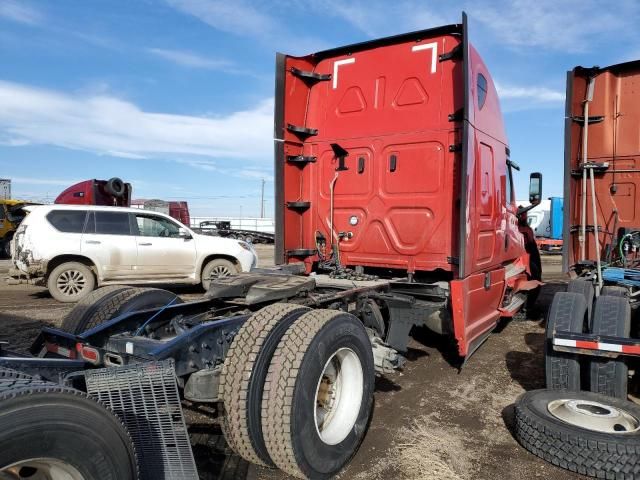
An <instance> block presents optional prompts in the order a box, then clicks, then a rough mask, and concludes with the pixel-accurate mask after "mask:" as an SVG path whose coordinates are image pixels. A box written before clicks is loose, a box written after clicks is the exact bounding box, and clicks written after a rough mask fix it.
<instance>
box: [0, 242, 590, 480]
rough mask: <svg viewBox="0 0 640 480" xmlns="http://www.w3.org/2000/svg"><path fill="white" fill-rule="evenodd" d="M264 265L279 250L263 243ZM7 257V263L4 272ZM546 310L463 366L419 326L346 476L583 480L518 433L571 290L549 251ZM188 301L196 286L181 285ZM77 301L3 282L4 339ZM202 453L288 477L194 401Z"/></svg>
mask: <svg viewBox="0 0 640 480" xmlns="http://www.w3.org/2000/svg"><path fill="white" fill-rule="evenodd" d="M259 255H260V258H261V264H262V265H268V264H270V263H272V262H273V249H272V248H271V247H259ZM7 269H8V262H7V261H0V278H2V277H4V276H5V275H6V272H7ZM543 271H544V278H545V281H546V282H547V283H546V284H545V286H544V287H543V291H542V294H541V296H540V298H539V301H538V306H539V309H540V314H539V315H538V316H537V317H538V318H532V319H529V320H528V321H525V322H511V323H508V324H505V325H501V326H500V327H499V328H498V329H497V330H496V332H495V333H494V334H493V335H491V336H490V337H489V339H488V340H487V341H486V343H485V344H484V345H483V346H482V347H481V348H480V349H479V350H478V351H477V353H475V354H474V355H473V356H472V357H471V358H470V359H469V361H468V362H467V364H466V365H465V366H464V367H463V368H462V369H461V370H458V368H456V367H455V366H454V365H452V363H450V360H451V358H452V356H451V349H450V347H449V345H446V344H442V343H439V342H437V341H434V339H433V337H432V336H429V335H427V334H426V332H425V331H421V330H419V331H417V332H416V333H415V335H414V337H415V339H414V340H413V341H412V342H411V345H410V346H411V348H410V351H409V354H408V362H407V365H406V367H405V369H404V370H403V371H402V372H398V373H395V374H392V375H389V376H387V377H382V378H379V379H378V381H377V384H376V393H375V410H374V414H373V419H372V422H371V427H370V430H369V433H368V435H367V437H366V439H365V441H364V443H363V445H362V447H361V448H360V450H359V452H358V453H357V455H356V456H355V458H354V459H353V461H352V462H351V464H350V466H349V467H348V469H347V470H346V471H345V472H343V473H342V474H341V475H340V478H342V479H359V480H376V479H380V480H383V479H388V478H394V479H432V478H436V479H451V480H454V479H455V480H467V479H468V480H471V479H495V480H502V479H504V480H507V479H514V480H515V479H529V478H553V479H557V480H569V479H577V478H581V477H579V476H577V475H573V474H571V473H569V472H566V471H564V470H561V469H558V468H555V467H553V466H551V465H549V464H547V463H545V462H544V461H542V460H540V459H538V458H537V457H535V456H533V455H530V454H529V453H528V452H526V451H525V450H524V449H522V448H521V447H520V446H519V445H518V444H517V443H516V441H515V440H514V439H513V436H512V434H511V425H512V417H513V415H512V405H513V402H514V401H515V399H516V398H517V397H518V396H519V395H520V394H521V393H522V392H524V391H525V390H530V389H535V388H542V387H543V386H544V378H543V364H542V361H543V357H542V350H543V337H544V326H543V322H542V321H541V319H542V318H543V317H544V314H545V312H546V309H547V307H548V305H549V303H550V301H551V298H552V296H553V294H554V293H555V292H556V291H558V290H561V289H563V288H565V281H564V275H563V274H562V273H561V272H560V257H559V256H545V257H543ZM174 290H175V291H176V292H177V293H179V294H180V295H181V296H182V297H183V298H185V300H188V299H193V298H198V297H199V296H200V295H201V292H199V291H198V290H197V289H195V288H179V289H174ZM70 308H71V306H69V305H66V304H61V303H58V302H56V301H55V300H53V299H52V298H51V297H50V296H49V295H48V294H47V292H46V290H44V289H42V288H37V287H33V286H10V285H5V284H3V283H2V282H0V341H7V342H9V343H10V344H11V347H12V348H15V349H20V350H24V349H26V348H28V346H29V345H30V343H31V341H32V340H33V339H34V338H35V335H36V334H37V332H38V330H39V329H40V328H41V327H42V326H44V325H50V326H58V325H59V324H60V322H61V320H62V318H63V317H64V315H65V314H66V313H67V312H68V310H69V309H70ZM185 410H186V416H187V419H188V423H189V428H190V431H191V433H192V444H193V446H194V453H195V456H196V460H197V463H198V467H199V470H200V472H201V478H203V479H221V478H225V479H231V478H248V479H281V478H286V477H285V476H284V475H282V474H281V473H279V472H277V471H270V470H266V469H261V468H255V467H253V466H251V465H248V464H247V463H246V462H243V461H241V460H240V459H238V457H236V456H233V455H231V454H230V452H229V450H228V448H227V447H226V445H225V443H224V440H223V438H222V437H221V434H220V430H219V428H218V427H217V426H216V425H215V423H214V422H213V420H212V415H211V413H212V412H211V411H209V410H208V409H206V408H204V409H194V408H191V407H189V406H187V407H186V409H185Z"/></svg>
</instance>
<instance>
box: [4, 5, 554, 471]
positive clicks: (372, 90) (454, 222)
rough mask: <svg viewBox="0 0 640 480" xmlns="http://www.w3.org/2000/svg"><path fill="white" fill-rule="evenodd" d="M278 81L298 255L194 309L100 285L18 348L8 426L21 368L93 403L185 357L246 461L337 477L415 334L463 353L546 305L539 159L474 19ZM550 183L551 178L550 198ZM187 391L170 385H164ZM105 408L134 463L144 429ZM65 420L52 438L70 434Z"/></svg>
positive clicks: (216, 290)
mask: <svg viewBox="0 0 640 480" xmlns="http://www.w3.org/2000/svg"><path fill="white" fill-rule="evenodd" d="M399 59H400V60H399ZM399 67H402V68H399ZM339 72H340V74H339V75H340V76H339V78H338V73H339ZM276 91H277V94H276V97H277V98H276V109H275V122H274V123H275V176H276V239H275V240H276V245H275V250H276V260H277V261H278V263H281V265H279V266H276V267H274V268H270V269H256V270H253V271H251V272H248V273H243V274H240V275H237V276H233V277H228V278H221V279H216V280H214V281H213V282H212V284H211V286H210V288H209V290H208V292H207V298H206V299H204V300H200V301H195V302H189V303H180V301H179V299H178V298H177V297H176V296H175V295H173V296H171V294H170V293H169V292H164V293H158V292H162V291H157V290H156V291H153V290H149V291H142V292H140V291H137V292H136V293H135V295H136V296H138V295H139V297H137V298H138V300H140V298H143V297H145V296H148V299H149V302H148V303H144V302H141V301H137V303H135V308H133V307H131V305H132V304H131V303H127V302H130V298H133V296H134V293H133V292H131V291H130V290H128V289H120V290H119V289H118V288H116V287H107V288H111V289H112V290H108V291H103V293H104V295H102V293H100V291H98V292H96V299H95V301H94V302H93V303H88V304H79V305H78V306H76V307H75V309H74V311H72V313H71V314H70V317H68V318H71V319H73V321H74V322H76V323H75V324H74V326H73V328H68V329H67V331H63V330H56V329H50V328H45V329H43V330H42V332H41V333H40V335H39V337H38V338H37V339H36V341H35V343H34V345H33V347H32V349H31V354H32V356H24V355H16V354H12V353H11V352H9V351H3V352H2V353H1V355H0V435H2V428H1V427H2V425H3V424H2V422H3V421H4V422H5V423H7V422H8V424H9V426H12V428H13V426H14V425H13V424H11V418H14V417H10V416H9V415H8V414H6V415H5V414H4V413H3V405H5V403H4V402H3V400H2V399H3V398H5V397H7V398H8V397H12V398H13V397H15V396H18V395H23V394H25V388H27V387H25V386H24V385H23V386H18V387H14V386H13V384H12V383H11V382H13V381H14V380H11V382H10V384H8V385H7V382H4V383H3V381H2V380H1V377H2V375H4V376H5V377H7V378H11V379H15V378H18V377H20V376H27V379H26V380H24V382H26V383H30V382H36V383H37V382H41V383H42V385H41V384H40V383H39V384H38V386H37V389H36V391H35V392H36V393H38V395H39V394H40V393H42V392H45V393H46V392H49V391H50V390H51V391H52V393H51V394H52V395H53V392H57V393H56V395H59V396H61V397H64V398H61V399H60V402H63V400H64V399H67V398H68V396H69V395H78V396H79V397H82V398H83V400H82V401H83V402H85V403H86V402H87V401H88V400H90V398H88V399H87V397H86V395H85V393H84V392H88V393H91V392H90V390H91V389H90V388H89V387H90V384H91V382H90V380H89V376H90V375H91V372H95V371H96V369H98V371H100V373H101V374H103V373H104V375H105V376H106V377H109V376H116V377H117V375H118V372H124V371H126V372H127V374H131V375H136V374H138V373H136V372H137V371H134V370H135V369H137V368H138V367H140V371H139V375H142V376H144V375H146V373H145V372H153V371H155V370H158V369H162V368H165V367H164V366H163V365H166V362H170V363H171V368H172V369H173V371H174V375H175V378H176V383H177V385H178V387H179V388H180V390H181V391H182V393H183V395H184V398H185V399H186V400H188V401H190V402H194V403H201V404H211V405H214V406H216V407H217V408H216V411H217V412H218V414H219V415H220V416H221V419H222V420H221V424H222V429H223V432H224V434H225V438H226V439H227V441H228V443H229V444H230V446H231V447H232V448H233V449H234V450H235V451H236V452H237V453H239V454H240V455H241V456H242V457H243V458H245V459H247V460H249V461H251V462H253V463H256V464H261V465H265V466H271V467H273V466H277V467H279V468H280V469H282V470H284V471H285V472H286V473H288V474H290V475H293V476H295V477H299V478H330V477H332V476H333V475H335V474H336V473H338V472H339V471H340V470H341V469H342V468H343V467H344V466H345V465H346V464H347V463H348V461H349V460H350V458H351V457H352V456H353V455H354V454H355V452H356V451H357V449H358V447H359V445H360V443H361V441H362V439H363V437H364V435H365V433H366V430H367V426H368V423H369V420H370V415H371V410H372V402H373V389H374V375H375V374H379V375H381V374H390V373H392V372H393V371H394V370H395V369H398V368H400V367H402V365H403V363H404V358H403V356H402V354H403V353H404V352H406V351H407V348H408V342H409V338H410V337H409V335H410V333H411V331H412V329H414V328H427V329H429V330H430V331H431V332H432V333H433V334H434V335H440V336H444V337H446V338H448V339H450V340H451V345H452V348H453V349H455V350H456V351H457V353H458V355H459V358H460V361H461V363H462V362H463V361H465V360H466V359H468V358H469V357H470V356H471V355H472V354H473V352H474V351H475V350H476V349H477V348H478V347H479V346H480V345H481V344H482V343H483V342H484V340H485V339H486V338H487V337H488V335H489V334H490V333H491V331H492V330H493V329H494V328H495V327H496V325H497V324H498V321H499V319H500V318H501V317H513V316H514V315H515V314H517V313H518V312H520V311H521V310H522V309H523V308H524V307H525V306H526V304H527V303H528V301H529V299H530V298H535V293H536V292H537V289H538V287H539V286H540V282H539V280H540V262H539V254H538V251H537V247H536V244H535V239H534V236H533V232H532V231H531V228H530V227H529V226H528V225H526V222H523V221H522V216H520V218H519V214H521V213H523V211H521V210H518V208H517V206H516V204H515V195H514V194H513V175H514V174H515V171H517V170H519V167H518V166H517V164H516V163H515V162H514V161H512V160H511V159H510V149H509V147H508V145H507V139H506V135H505V133H504V125H503V123H502V116H501V113H500V106H499V102H498V98H497V92H496V89H495V86H494V84H493V81H492V80H491V77H490V75H489V73H488V70H487V68H486V66H485V65H484V63H483V62H482V60H481V58H480V56H479V54H478V53H477V52H476V50H475V49H474V48H473V47H472V46H471V45H470V43H469V40H468V31H467V26H466V16H464V15H463V22H462V24H456V25H448V26H444V27H439V28H435V29H431V30H424V31H421V32H413V33H409V34H404V35H399V36H395V37H390V38H386V39H381V40H376V41H372V42H365V43H362V44H356V45H351V46H346V47H340V48H337V49H333V50H328V51H325V52H319V53H317V54H313V55H309V56H306V57H292V56H287V55H283V54H278V56H277V60H276ZM429 95H432V97H433V98H434V99H438V101H429ZM541 181H542V180H541V176H540V174H532V177H531V188H530V201H531V204H532V206H534V205H536V204H537V203H539V201H540V198H541V188H542V187H541ZM531 293H533V294H534V295H531V297H529V295H530V294H531ZM145 298H147V297H145ZM158 298H163V299H164V300H163V302H161V303H160V304H158V303H157V300H158ZM152 300H153V301H152ZM127 305H129V306H130V308H128V309H127V308H125V307H126V306H127ZM123 310H124V311H123ZM65 325H67V327H69V325H68V322H67V320H65ZM81 326H85V327H87V328H80V327H81ZM69 330H71V332H70V331H69ZM104 368H106V369H107V370H106V371H102V370H101V369H104ZM132 369H133V370H132ZM145 369H146V370H145ZM149 374H150V373H149ZM16 381H17V380H16ZM18 383H19V382H18ZM107 384H108V385H119V386H117V387H104V388H103V389H102V390H100V389H99V390H100V391H101V392H102V394H103V398H109V399H111V400H113V399H114V398H115V400H113V401H112V405H113V406H112V407H111V410H113V411H115V412H116V414H118V412H119V413H120V414H119V418H120V419H121V420H122V422H124V424H125V425H126V426H127V427H129V430H135V429H139V428H140V423H141V422H142V423H143V424H145V423H150V420H149V419H147V418H146V417H144V415H143V418H140V416H137V415H131V414H130V411H129V409H123V408H122V407H121V405H122V402H120V403H118V401H119V400H118V398H120V397H121V396H122V395H124V393H122V392H124V391H125V390H127V389H129V384H128V383H127V382H123V383H117V382H114V383H105V385H107ZM142 384H143V385H148V384H149V382H146V383H145V382H142ZM43 385H44V386H43ZM16 388H17V390H16ZM29 388H31V387H29ZM111 388H114V390H111ZM145 388H147V387H145ZM149 388H150V390H149V391H148V392H146V393H144V391H143V390H144V389H143V388H142V387H141V389H140V391H135V392H133V393H132V394H131V395H133V396H134V397H136V398H137V399H138V401H140V402H142V404H143V405H141V406H140V408H142V407H144V403H145V398H146V395H150V396H152V397H153V399H154V400H153V402H155V403H153V404H154V405H158V403H157V398H160V397H165V396H168V393H167V394H166V395H165V394H164V393H162V394H160V393H158V392H156V391H155V389H154V388H152V387H149ZM172 388H173V389H175V385H173V386H172V385H169V384H167V382H166V381H164V383H162V389H163V390H162V391H163V392H170V391H172ZM38 389H40V390H38ZM56 389H62V390H60V391H58V390H56ZM129 390H130V389H129ZM38 395H36V396H38ZM38 398H40V397H38ZM74 405H76V406H77V405H79V403H77V404H76V403H73V402H71V405H70V407H73V406H74ZM88 405H89V404H87V405H85V406H86V407H87V408H89V406H88ZM67 406H69V405H67ZM60 408H61V409H62V406H60ZM154 408H161V409H162V410H163V411H171V412H173V413H174V414H175V415H176V416H177V415H178V414H179V413H180V411H179V408H178V409H176V408H175V406H171V405H170V403H167V402H164V403H161V407H153V408H147V410H146V411H148V412H153V410H154ZM57 411H58V410H57V409H56V412H57ZM140 411H144V408H143V409H142V410H140ZM105 412H106V413H104V412H103V413H104V414H103V415H102V417H101V418H102V423H105V429H106V428H107V426H106V425H107V424H108V425H111V427H113V428H112V431H113V436H114V437H118V438H120V439H121V441H120V443H122V445H121V446H122V448H121V449H120V455H121V456H122V455H124V453H123V452H124V451H125V450H127V449H128V447H127V445H129V443H130V442H129V443H127V441H122V438H126V436H127V433H126V431H124V430H122V428H120V427H119V426H117V425H115V424H114V417H113V415H112V413H113V412H111V413H110V412H109V411H108V410H107V409H105ZM80 418H84V417H79V419H80ZM107 418H108V419H109V421H108V422H107V420H106V419H107ZM172 418H174V417H172ZM174 420H175V419H174ZM109 422H110V423H109ZM78 423H81V422H80V420H78ZM174 423H175V428H178V429H179V428H180V422H179V421H175V422H174ZM151 426H152V427H153V425H151ZM134 427H135V428H134ZM16 428H18V426H16ZM151 430H154V429H153V428H151ZM135 431H137V430H135ZM47 432H49V430H47ZM57 432H58V430H57V429H55V428H53V427H51V429H50V433H48V434H47V435H49V436H50V437H52V438H53V439H54V440H55V442H56V443H57V444H60V445H62V446H64V445H65V442H64V440H63V439H61V438H59V437H56V435H58V433H57ZM168 432H169V433H170V432H171V429H169V430H168ZM25 435H28V432H27V433H25ZM78 435H80V434H78ZM45 437H46V435H45ZM134 437H135V435H134ZM29 438H31V437H29ZM78 438H82V435H80V436H79V437H76V436H74V439H75V440H77V439H78ZM91 438H93V437H91V436H89V437H87V442H89V441H91ZM1 440H2V439H1V437H0V441H1ZM36 440H37V439H34V440H33V443H34V445H36V446H37V442H36ZM54 440H52V441H54ZM133 441H134V443H135V441H136V438H134V439H133ZM24 443H25V445H26V447H29V445H30V442H26V441H25V442H24ZM116 443H117V442H116ZM170 443H171V442H170ZM172 444H177V441H176V442H173V443H172ZM61 448H62V447H61ZM136 448H137V450H139V451H142V449H141V446H139V445H137V446H136ZM129 450H130V449H129ZM116 453H117V452H114V458H115V456H116ZM1 455H2V452H1V451H0V469H2V468H3V466H2V462H4V460H2V457H1ZM186 457H188V456H186ZM186 457H184V458H186ZM81 460H82V459H80V460H79V461H81ZM187 460H188V459H187ZM112 463H113V462H112ZM120 463H122V462H120ZM56 465H57V464H56V463H55V462H52V466H51V465H50V466H49V467H50V468H54V467H56ZM7 468H12V469H14V470H15V468H17V467H16V466H15V464H13V466H9V467H7ZM104 468H105V469H106V468H108V465H106V464H105V466H104ZM114 468H115V467H114ZM165 470H166V471H170V470H171V469H169V468H168V467H167V469H165ZM171 471H173V470H171ZM2 473H6V472H3V471H2V470H0V474H2ZM10 473H12V472H10ZM141 473H142V475H143V476H144V475H145V472H144V471H143V472H141ZM165 473H166V472H165ZM117 475H121V474H115V473H114V474H113V475H112V476H117ZM136 475H137V473H134V474H130V475H128V477H126V476H124V475H121V476H120V477H118V478H134V477H135V476H136ZM154 478H157V475H156V477H154ZM185 478H187V477H186V476H185Z"/></svg>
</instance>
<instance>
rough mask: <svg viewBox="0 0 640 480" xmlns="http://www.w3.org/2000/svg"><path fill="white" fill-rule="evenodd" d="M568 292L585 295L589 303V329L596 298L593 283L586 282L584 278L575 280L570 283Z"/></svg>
mask: <svg viewBox="0 0 640 480" xmlns="http://www.w3.org/2000/svg"><path fill="white" fill-rule="evenodd" d="M567 292H571V293H580V294H582V295H584V299H585V300H586V301H587V317H588V319H589V327H591V317H592V311H593V299H594V297H595V290H594V288H593V282H591V281H589V280H585V279H584V278H574V279H573V280H570V281H569V284H568V285H567Z"/></svg>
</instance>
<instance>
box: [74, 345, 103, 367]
mask: <svg viewBox="0 0 640 480" xmlns="http://www.w3.org/2000/svg"><path fill="white" fill-rule="evenodd" d="M76 350H78V353H79V354H80V357H82V359H83V360H84V361H85V362H89V363H92V364H93V365H98V364H99V363H100V352H99V351H98V350H97V349H96V348H93V347H89V346H87V345H83V344H81V343H78V344H77V345H76Z"/></svg>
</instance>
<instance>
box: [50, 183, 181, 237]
mask: <svg viewBox="0 0 640 480" xmlns="http://www.w3.org/2000/svg"><path fill="white" fill-rule="evenodd" d="M132 192H133V188H132V186H131V184H130V183H125V182H123V181H122V180H121V179H119V178H117V177H114V178H111V179H109V180H96V179H92V180H85V181H83V182H78V183H76V184H75V185H72V186H70V187H69V188H67V189H66V190H64V191H63V192H62V193H61V194H60V195H58V197H57V198H56V199H55V202H54V203H57V204H65V205H104V206H110V207H114V206H115V207H131V206H132V204H137V205H140V208H147V205H146V202H147V200H139V201H133V202H132V201H131V194H132ZM148 202H150V206H151V205H152V207H151V208H149V209H150V210H155V211H160V212H162V213H165V214H167V215H169V216H171V217H173V218H175V219H176V220H178V221H179V222H181V223H182V224H184V225H186V226H189V225H190V223H191V217H190V215H189V205H188V203H187V202H179V201H171V202H167V201H164V200H150V201H148ZM158 203H162V205H163V208H161V209H158V208H154V207H156V206H157V205H158Z"/></svg>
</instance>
